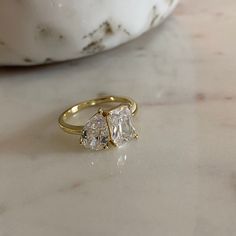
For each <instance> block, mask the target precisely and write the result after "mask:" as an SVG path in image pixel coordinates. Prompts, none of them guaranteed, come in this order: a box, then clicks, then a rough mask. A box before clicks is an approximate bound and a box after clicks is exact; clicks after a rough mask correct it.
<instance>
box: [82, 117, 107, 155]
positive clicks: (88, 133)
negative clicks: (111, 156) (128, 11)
mask: <svg viewBox="0 0 236 236" xmlns="http://www.w3.org/2000/svg"><path fill="white" fill-rule="evenodd" d="M108 142H109V128H108V125H107V122H106V118H105V117H104V116H103V115H102V114H100V113H97V114H96V115H94V116H93V117H92V118H91V119H90V120H89V121H88V122H87V123H86V125H85V126H84V129H83V133H82V138H81V143H82V144H83V145H84V146H85V147H86V148H89V149H92V150H102V149H104V148H105V147H106V146H107V145H108Z"/></svg>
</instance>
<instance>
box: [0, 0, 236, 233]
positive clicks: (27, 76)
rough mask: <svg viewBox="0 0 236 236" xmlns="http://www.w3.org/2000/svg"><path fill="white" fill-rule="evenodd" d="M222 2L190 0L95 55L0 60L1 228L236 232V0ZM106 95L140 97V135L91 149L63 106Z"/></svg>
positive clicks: (7, 230) (18, 230) (26, 230)
mask: <svg viewBox="0 0 236 236" xmlns="http://www.w3.org/2000/svg"><path fill="white" fill-rule="evenodd" d="M226 2H227V4H226V3H222V1H219V0H214V2H213V0H207V1H205V2H204V3H200V2H196V1H193V0H189V1H183V2H182V4H181V5H180V6H179V8H178V9H177V11H176V13H175V16H174V17H172V18H171V19H170V20H169V21H167V22H166V23H165V24H163V25H162V26H161V27H160V28H159V29H157V30H153V31H152V32H150V33H148V34H146V35H144V36H143V37H141V38H140V39H138V40H136V41H134V42H132V43H129V44H126V45H125V46H122V47H120V48H117V49H115V50H113V51H110V52H107V53H103V54H101V55H97V56H95V57H91V58H86V59H83V60H77V61H72V62H69V63H64V64H58V65H53V66H47V67H35V68H31V69H20V68H14V69H7V68H1V69H0V107H1V118H0V120H1V122H0V134H1V135H0V236H15V235H17V236H31V235H34V236H39V235H40V236H41V235H45V236H49V235H50V236H53V235H57V236H65V235H72V236H74V235H76V236H77V235H84V236H90V235H101V236H104V235H115V236H116V235H117V236H118V235H119V236H120V235H122V236H126V235H127V236H132V235H135V236H136V235H146V234H148V235H150V236H156V235H164V236H165V235H175V236H183V235H188V236H190V235H193V236H198V235H199V236H222V235H227V236H234V235H235V232H236V226H235V225H236V159H235V157H236V145H235V142H236V129H235V127H236V110H235V106H236V104H235V101H236V100H235V99H236V91H235V88H236V81H235V73H236V70H235V65H234V64H235V59H236V58H235V57H236V51H235V47H234V44H235V40H236V33H235V32H233V29H234V28H233V27H234V25H235V23H236V18H235V14H234V10H235V8H236V3H235V2H234V1H232V0H227V1H226ZM213 3H214V6H215V8H212V7H211V6H212V5H213ZM216 23H217V24H216ZM209 26H211V27H209ZM157 31H158V34H157ZM222 32H224V34H222ZM104 94H115V95H126V96H127V95H128V96H130V97H133V98H134V99H136V100H137V101H138V102H139V104H140V110H139V114H138V116H137V120H136V124H137V126H138V127H137V128H138V133H139V134H140V139H139V140H138V141H137V142H136V141H134V142H131V143H129V144H128V145H126V146H125V147H123V148H121V149H110V150H108V151H105V152H96V153H94V152H88V151H87V150H84V149H83V147H80V146H79V145H78V137H76V136H75V137H74V136H71V135H66V134H64V133H63V132H61V130H60V129H59V128H58V126H57V117H58V115H59V114H60V112H61V111H63V110H64V108H66V107H67V106H68V105H71V104H73V103H75V102H77V101H80V100H84V99H87V98H91V97H94V96H100V95H104Z"/></svg>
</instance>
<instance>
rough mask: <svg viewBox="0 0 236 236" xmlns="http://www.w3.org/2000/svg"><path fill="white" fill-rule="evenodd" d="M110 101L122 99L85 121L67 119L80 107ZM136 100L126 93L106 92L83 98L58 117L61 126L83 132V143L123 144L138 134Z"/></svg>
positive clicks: (102, 146)
mask: <svg viewBox="0 0 236 236" xmlns="http://www.w3.org/2000/svg"><path fill="white" fill-rule="evenodd" d="M108 103H119V104H120V105H119V106H115V107H114V108H112V109H110V110H107V111H105V110H103V109H102V108H99V110H98V113H96V114H95V115H94V116H92V118H91V119H89V121H88V122H87V123H86V124H85V125H84V126H83V125H72V124H69V123H67V121H68V120H69V119H70V118H71V117H72V116H74V115H76V114H78V113H79V112H80V111H81V110H84V109H86V108H89V107H94V106H98V105H102V104H108ZM137 109H138V107H137V103H136V102H135V101H134V100H132V99H130V98H124V97H116V96H107V97H103V98H96V99H91V100H88V101H84V102H80V103H78V104H76V105H74V106H72V107H70V108H69V109H67V110H66V111H64V112H63V113H62V114H61V115H60V116H59V119H58V122H59V126H60V128H61V129H62V130H63V131H64V132H66V133H69V134H76V135H81V144H83V145H84V146H85V147H86V148H89V149H92V150H101V149H106V148H107V147H108V143H112V144H114V145H115V146H118V147H119V146H122V145H123V144H125V143H127V142H128V141H130V140H131V139H133V138H137V137H138V135H137V134H136V131H135V128H134V125H133V119H132V118H133V116H134V115H135V114H136V112H137Z"/></svg>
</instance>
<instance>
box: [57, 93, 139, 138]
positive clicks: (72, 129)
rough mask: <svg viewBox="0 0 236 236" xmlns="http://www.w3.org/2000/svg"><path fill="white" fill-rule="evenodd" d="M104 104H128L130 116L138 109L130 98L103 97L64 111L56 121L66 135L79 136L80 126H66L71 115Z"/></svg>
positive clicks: (81, 128)
mask: <svg viewBox="0 0 236 236" xmlns="http://www.w3.org/2000/svg"><path fill="white" fill-rule="evenodd" d="M106 103H124V104H128V105H129V106H130V109H131V111H132V114H135V113H136V112H137V109H138V107H137V104H136V102H135V101H134V100H132V99H130V98H124V97H116V96H107V97H103V98H95V99H91V100H88V101H84V102H80V103H78V104H76V105H74V106H72V107H70V108H69V109H67V110H66V111H64V112H63V113H62V114H61V115H60V117H59V119H58V122H59V125H60V128H61V129H62V130H63V131H65V132H66V133H69V134H77V135H81V134H82V131H83V127H84V126H82V125H78V126H77V125H71V124H68V123H67V121H68V119H70V118H71V117H72V116H73V115H75V114H77V113H78V112H80V111H81V110H83V109H86V108H89V107H93V106H97V105H100V104H106Z"/></svg>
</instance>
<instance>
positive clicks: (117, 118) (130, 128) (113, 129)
mask: <svg viewBox="0 0 236 236" xmlns="http://www.w3.org/2000/svg"><path fill="white" fill-rule="evenodd" d="M107 122H108V126H109V129H110V135H111V140H112V142H113V143H114V144H115V145H116V146H118V147H120V146H122V145H124V144H125V143H127V142H129V141H130V140H132V139H133V138H135V137H136V136H137V134H136V132H135V128H134V125H133V117H132V112H131V110H130V109H129V107H128V106H127V105H123V106H119V107H118V108H115V109H113V110H112V111H110V112H109V115H108V116H107Z"/></svg>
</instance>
